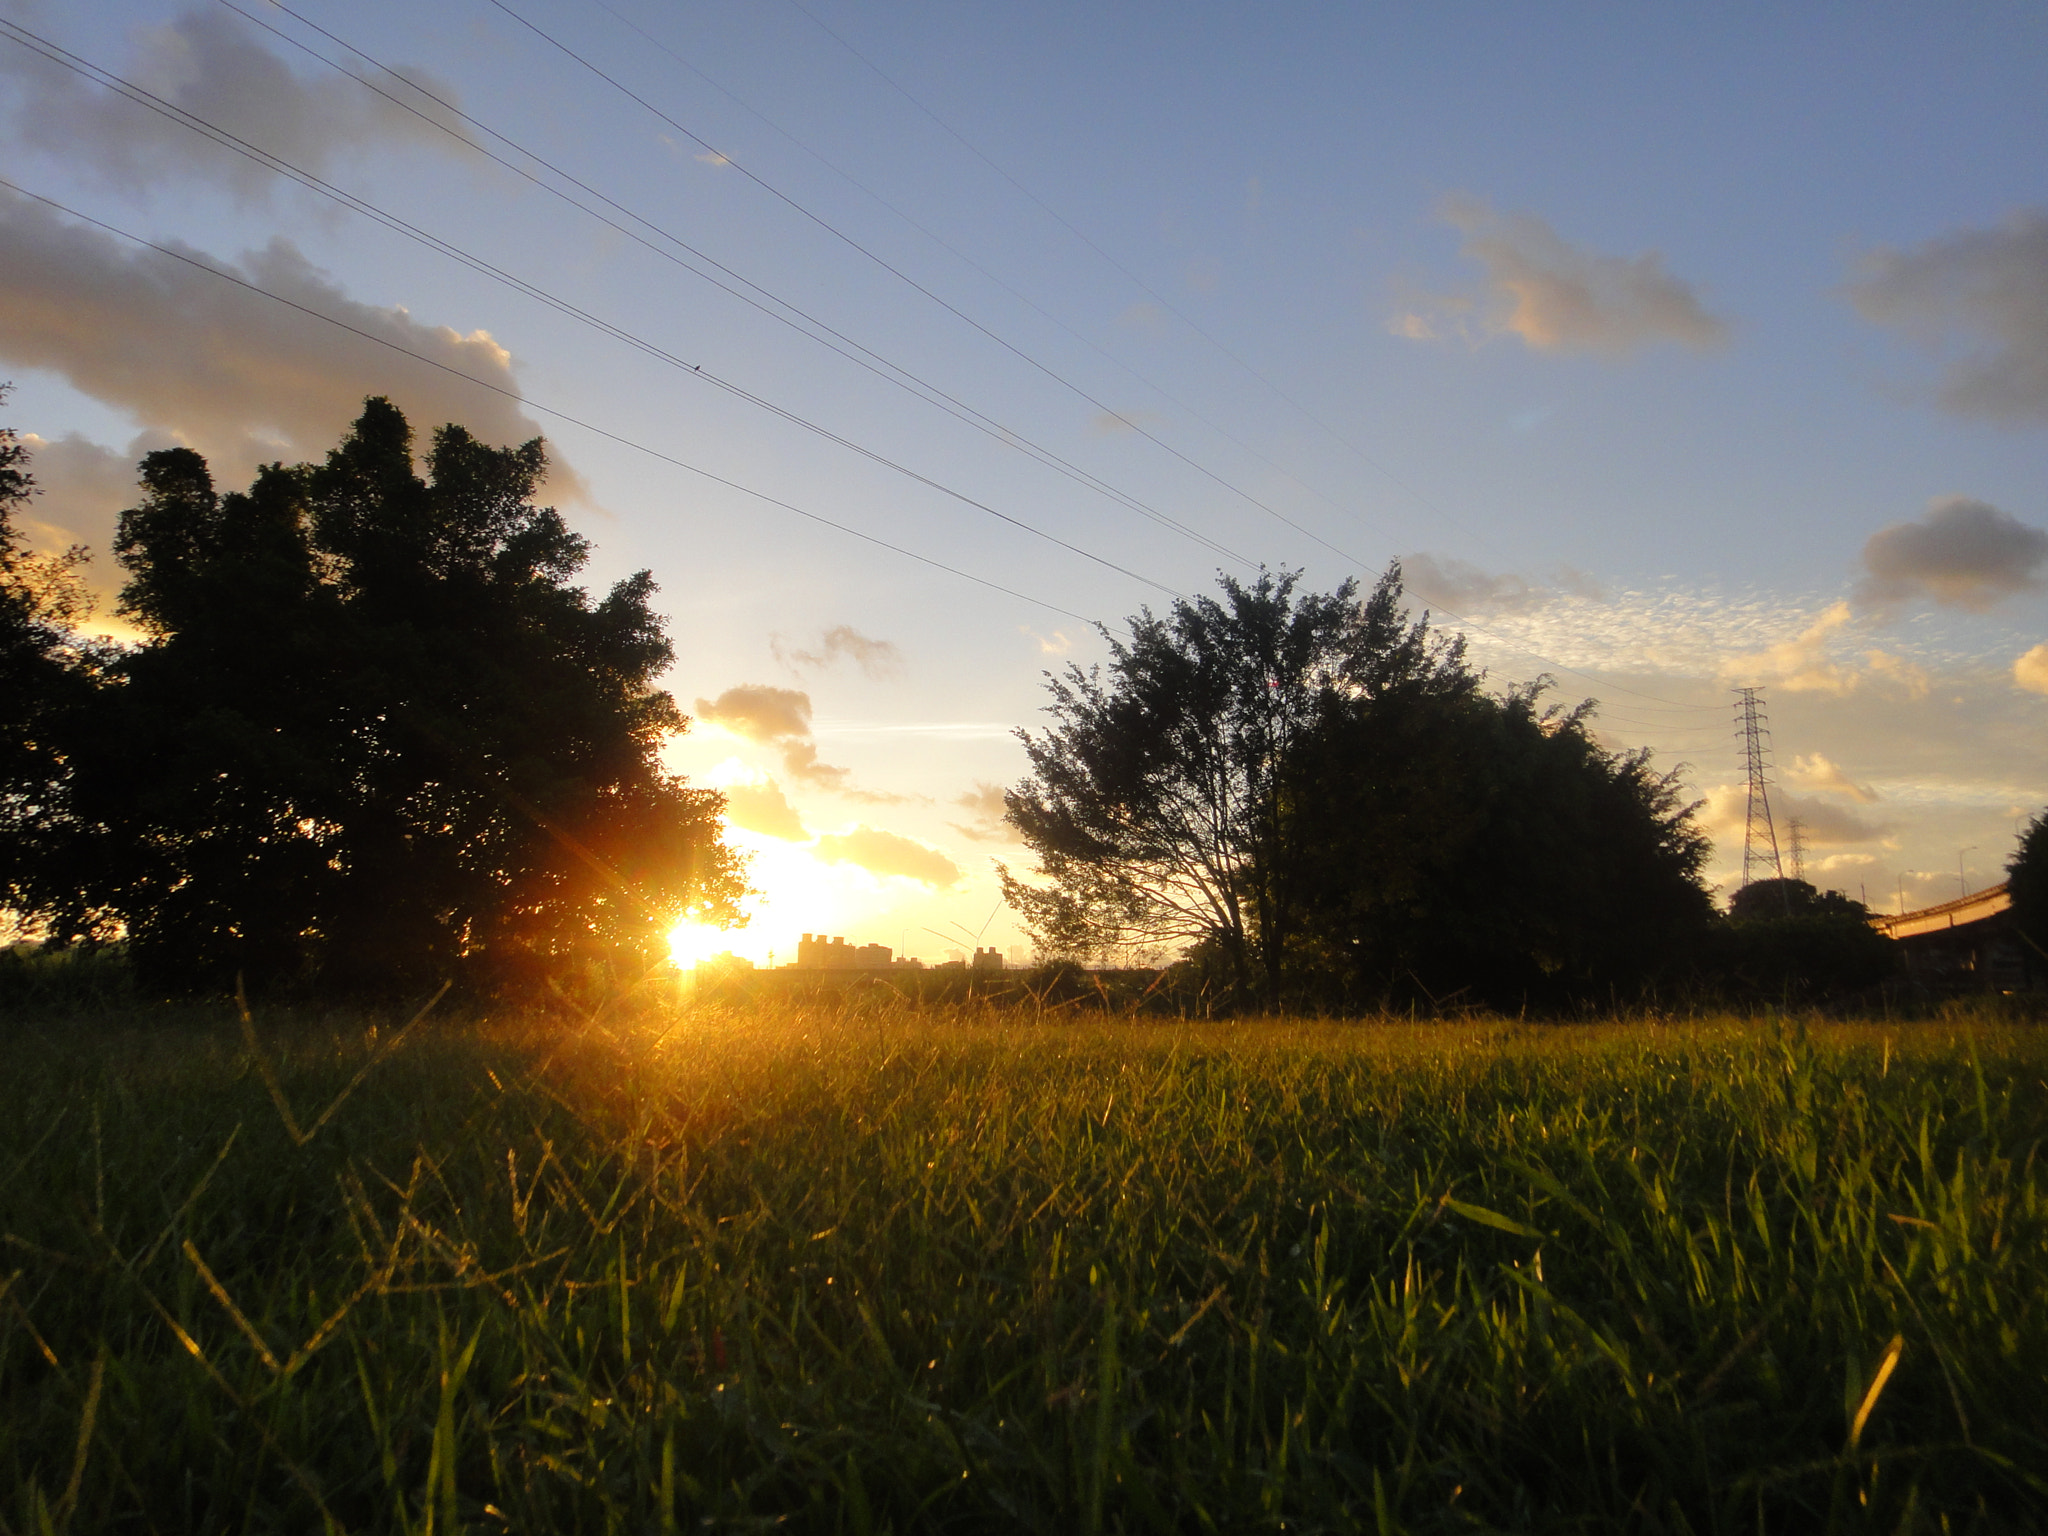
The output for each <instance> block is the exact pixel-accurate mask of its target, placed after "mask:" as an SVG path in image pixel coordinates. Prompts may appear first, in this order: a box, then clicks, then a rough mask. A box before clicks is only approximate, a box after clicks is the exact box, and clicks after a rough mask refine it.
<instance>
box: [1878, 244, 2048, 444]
mask: <svg viewBox="0 0 2048 1536" xmlns="http://www.w3.org/2000/svg"><path fill="white" fill-rule="evenodd" d="M1848 295H1849V300H1850V302H1851V303H1853V304H1854V305H1855V306H1856V308H1857V310H1858V312H1859V313H1861V314H1862V316H1863V317H1864V318H1865V319H1866V320H1870V321H1873V322H1875V323H1876V324H1879V325H1885V326H1890V327H1892V328H1894V329H1896V330H1898V331H1900V332H1902V333H1904V334H1905V335H1907V336H1909V337H1912V338H1913V339H1915V340H1917V341H1920V342H1923V343H1925V344H1927V345H1928V346H1930V347H1934V348H1938V349H1943V350H1952V349H1953V348H1954V346H1955V345H1956V344H1957V343H1958V342H1960V343H1962V344H1963V345H1964V346H1965V347H1967V348H1968V350H1967V351H1966V353H1965V355H1964V356H1962V357H1959V358H1955V359H1953V360H1952V361H1950V362H1949V363H1948V365H1947V366H1946V368H1945V369H1944V370H1943V372H1942V376H1941V382H1940V383H1939V384H1938V385H1937V386H1936V388H1935V392H1934V398H1935V401H1936V403H1937V404H1939V405H1940V406H1941V407H1942V408H1943V409H1944V410H1947V411H1951V412H1953V413H1955V414H1957V415H1960V416H1974V417H1978V418H1981V419H1983V420H1986V421H1992V422H1997V423H1999V424H2000V425H2003V426H2034V425H2040V424H2042V423H2044V422H2048V211H2044V210H2041V209H2037V208H2036V209H2020V210H2018V211H2017V212H2015V213H2013V214H2011V215H2010V216H2008V217H2007V218H2006V220H2005V222H2004V223H2002V224H1999V225H1997V226H1995V227H1993V228H1990V229H1962V230H1956V231H1954V232H1953V233H1950V234H1946V235H1940V236H1937V237H1936V238H1934V239H1932V240H1929V241H1927V242H1926V243H1925V244H1923V245H1918V246H1914V247H1912V248H1911V249H1908V250H1877V251H1873V252H1871V253H1870V254H1869V255H1867V256H1865V257H1864V258H1863V259H1862V261H1861V262H1860V263H1859V264H1858V268H1857V275H1856V277H1855V278H1854V280H1852V281H1851V282H1850V284H1849V287H1848Z"/></svg>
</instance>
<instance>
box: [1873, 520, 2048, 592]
mask: <svg viewBox="0 0 2048 1536" xmlns="http://www.w3.org/2000/svg"><path fill="white" fill-rule="evenodd" d="M1863 565H1864V569H1865V570H1867V571H1868V572H1869V573H1870V574H1869V575H1868V576H1867V577H1866V578H1865V579H1864V581H1863V584H1862V585H1861V586H1860V587H1859V588H1858V589H1857V596H1858V598H1859V599H1860V600H1861V601H1863V602H1866V603H1870V604H1873V605H1876V606H1880V607H1886V606H1890V605H1893V604H1896V603H1901V602H1904V601H1906V600H1907V599H1909V598H1912V597H1917V596H1920V595H1923V594H1924V595H1926V596H1928V597H1931V598H1932V599H1933V600H1934V601H1935V602H1937V603H1946V604H1949V605H1951V606H1954V607H1957V608H1967V609H1970V610H1972V611H1973V612H1978V613H1981V612H1983V611H1984V610H1985V609H1987V608H1990V607H1991V606H1992V605H1993V604H1995V603H1998V602H2000V601H2002V600H2003V599H2005V598H2008V597H2013V596H2016V595H2018V594H2020V593H2023V592H2037V591H2039V590H2040V589H2041V587H2042V586H2043V578H2044V576H2048V532H2043V531H2042V530H2041V529H2039V528H2030V527H2028V526H2027V525H2026V524H2025V523H2023V522H2021V521H2020V520H2019V519H2018V518H2016V517H2014V516H2013V515H2012V514H2011V513H2009V512H2001V511H2000V510H1999V509H1998V508H1997V507H1994V506H1992V505H1991V504H1990V503H1988V502H1982V501H1976V500H1973V499H1972V498H1970V497H1968V496H1943V497H1939V498H1937V499H1936V500H1934V501H1932V502H1929V503H1928V506H1927V515H1926V516H1925V517H1923V518H1921V519H1920V521H1918V522H1914V523H1893V524H1892V525H1891V526H1890V527H1889V528H1880V529H1879V530H1878V531H1877V532H1876V533H1873V534H1872V535H1871V536H1870V538H1869V540H1868V542H1866V543H1865V544H1864V546H1863Z"/></svg>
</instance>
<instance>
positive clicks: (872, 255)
mask: <svg viewBox="0 0 2048 1536" xmlns="http://www.w3.org/2000/svg"><path fill="white" fill-rule="evenodd" d="M489 3H490V4H491V5H493V6H495V7H496V8H497V9H499V10H501V11H503V12H504V13H505V14H506V15H507V16H509V17H511V18H512V19H513V20H514V21H516V22H518V23H519V25H521V26H522V27H524V28H526V29H527V31H529V32H531V33H532V34H533V35H534V36H535V37H537V38H539V39H540V40H541V41H542V42H544V43H546V44H547V45H548V46H549V47H551V48H553V49H556V50H557V51H558V52H560V53H561V54H562V55H563V56H564V57H566V58H569V59H572V60H574V61H575V62H576V63H577V64H579V65H581V66H582V67H583V68H584V69H587V70H589V71H590V73H591V74H593V75H595V76H597V78H598V79H600V80H602V81H604V83H605V84H607V85H609V86H610V87H611V88H612V89H613V90H615V91H617V92H618V93H619V94H620V95H622V96H624V97H625V98H626V99H627V100H629V101H632V102H634V103H635V104H636V105H638V106H640V107H642V108H643V109H645V110H646V111H648V112H650V113H652V114H653V115H654V116H655V117H658V118H660V119H661V121H663V122H664V123H666V124H668V125H669V127H671V128H673V129H675V131H676V132H677V133H680V134H682V135H683V136H684V137H685V138H687V139H689V141H690V142H691V143H693V144H696V145H698V146H699V147H701V148H702V149H703V150H704V151H705V152H706V153H708V154H712V155H716V156H717V157H718V160H719V163H720V164H722V165H727V166H730V167H731V168H732V169H733V170H734V171H736V172H738V173H739V174H740V175H741V176H744V177H745V178H746V179H747V180H748V181H751V182H752V183H753V184H754V185H755V186H757V187H759V188H761V190H762V191H764V192H766V193H767V194H768V195H769V196H770V197H773V198H774V199H776V200H777V201H778V202H780V203H783V204H784V205H786V206H787V207H789V208H790V209H792V210H794V211H795V212H797V213H799V214H801V215H803V217H804V218H806V219H808V220H810V221H811V222H812V223H813V224H815V225H817V226H818V227H819V228H820V229H822V230H824V231H825V232H826V233H827V234H829V235H831V236H832V237H833V238H834V239H836V240H839V241H841V242H842V243H843V244H845V245H846V246H847V247H849V248H850V249H852V250H854V251H857V252H858V253H859V254H860V255H862V256H864V257H865V258H867V260H869V261H871V262H873V263H874V264H875V265H876V266H878V267H880V268H881V269H882V270H883V271H884V272H887V273H888V274H889V275H890V276H892V277H894V278H896V279H897V280H898V281H899V282H901V283H904V284H906V285H907V286H909V287H910V288H912V289H914V290H915V291H916V292H918V293H921V294H923V295H924V296H925V297H926V298H927V299H929V300H931V302H932V303H934V304H936V305H938V306H939V307H940V308H941V309H943V310H945V311H946V312H947V313H948V314H950V315H952V316H954V317H955V318H956V319H958V320H959V321H960V322H961V323H962V324H964V325H967V326H971V327H972V328H973V329H974V330H976V331H978V332H979V333H980V334H981V335H983V336H986V337H987V338H988V339H989V340H990V341H992V342H994V343H995V344H996V345H997V346H999V347H1001V348H1002V349H1003V350H1004V351H1005V352H1008V353H1010V354H1011V355H1012V356H1013V357H1016V358H1017V359H1019V360H1020V361H1022V362H1024V363H1027V364H1029V365H1030V366H1031V367H1033V368H1035V369H1037V370H1038V371H1039V372H1040V373H1042V374H1044V375H1045V376H1046V377H1047V378H1049V379H1051V380H1052V381H1053V382H1054V383H1056V384H1059V385H1060V386H1061V387H1062V388H1065V389H1068V390H1071V391H1072V392H1073V393H1074V394H1075V395H1077V396H1079V397H1080V398H1081V399H1083V400H1085V401H1087V402H1088V403H1089V404H1090V405H1092V406H1094V407H1095V408H1096V409H1097V410H1099V411H1105V412H1107V413H1108V414H1109V415H1111V416H1114V417H1116V418H1117V420H1119V421H1121V422H1123V424H1124V425H1125V426H1127V427H1129V428H1130V429H1131V430H1132V431H1133V432H1135V433H1137V434H1138V435H1139V436H1140V437H1142V438H1144V439H1145V440H1146V441H1148V442H1150V443H1153V444H1155V445H1156V446H1158V447H1159V448H1161V449H1162V450H1164V451H1165V452H1167V453H1169V454H1171V455H1173V457H1174V458H1176V459H1178V460H1180V462H1181V463H1183V464H1185V465H1187V467H1188V468H1190V469H1192V470H1193V471H1195V473H1196V474H1198V475H1201V476H1203V477H1205V478H1206V479H1209V480H1213V481H1215V482H1216V484H1218V485H1220V486H1221V487H1223V489H1225V490H1226V491H1229V492H1230V493H1231V494H1232V495H1234V496H1238V497H1241V498H1242V499H1243V500H1245V501H1247V502H1249V503H1250V504H1251V505H1252V506H1255V507H1257V508H1258V509H1259V510H1260V511H1261V512H1264V513H1265V514H1266V515H1267V516H1268V517H1271V518H1273V519H1274V520H1275V521H1276V522H1280V523H1283V524H1285V525H1286V526H1287V527H1289V528H1292V529H1293V530H1294V531H1295V532H1296V533H1298V534H1300V535H1301V536H1302V537H1303V538H1305V539H1309V540H1311V541H1313V542H1315V543H1317V544H1320V545H1322V546H1323V548H1325V549H1327V550H1329V551H1330V553H1332V554H1334V555H1338V556H1340V557H1342V558H1343V559H1344V560H1346V561H1349V562H1350V563H1352V564H1354V565H1359V564H1362V563H1363V562H1361V561H1360V560H1359V559H1358V557H1357V556H1355V555H1352V554H1350V553H1348V552H1346V551H1345V550H1343V549H1340V548H1338V546H1336V545H1335V544H1332V543H1331V542H1330V541H1329V540H1328V539H1326V538H1324V537H1323V536H1322V535H1321V534H1319V533H1316V532H1314V531H1313V530H1311V529H1308V528H1304V527H1303V526H1302V525H1301V524H1300V523H1297V522H1296V521H1295V520H1294V519H1293V518H1291V517H1289V516H1287V515H1286V514H1285V513H1283V512H1281V511H1280V510H1279V509H1278V508H1276V507H1273V506H1270V505H1269V504H1267V503H1266V502H1264V501H1261V500H1260V499H1259V498H1258V497H1256V496H1254V495H1253V494H1252V493H1251V492H1250V491H1247V490H1245V489H1244V488H1243V487H1242V486H1239V485H1236V484H1234V483H1232V482H1231V481H1230V480H1227V479H1225V478H1224V477H1223V476H1222V475H1219V474H1217V473H1216V471H1215V470H1213V469H1210V468H1209V467H1208V466H1207V465H1206V464H1203V463H1200V462H1199V461H1197V460H1195V459H1192V458H1190V457H1189V456H1188V455H1187V454H1185V453H1183V452H1181V451H1180V449H1178V448H1176V447H1174V446H1173V444H1171V443H1169V442H1167V441H1166V440H1165V439H1164V438H1162V437H1160V436H1158V435H1157V434H1156V433H1154V432H1152V431H1150V430H1149V429H1147V428H1146V427H1145V426H1144V425H1143V424H1142V423H1140V422H1135V421H1132V420H1131V419H1130V418H1129V417H1128V416H1125V415H1123V414H1121V413H1120V412H1119V411H1117V409H1116V408H1115V407H1114V406H1112V405H1109V404H1108V403H1106V402H1105V401H1102V400H1098V399H1097V398H1096V397H1095V396H1094V395H1092V394H1090V393H1089V392H1088V391H1087V390H1086V389H1084V388H1082V387H1081V386H1080V385H1079V384H1076V383H1075V382H1074V381H1073V380H1071V379H1069V378H1067V377H1066V376H1065V375H1064V374H1061V373H1059V372H1058V371H1056V370H1055V369H1053V368H1051V367H1049V366H1047V365H1046V364H1044V363H1042V362H1040V361H1039V360H1038V359H1037V358H1035V357H1033V356H1032V355H1031V354H1030V353H1029V352H1026V351H1025V350H1024V349H1023V348H1021V347H1019V346H1016V345H1015V344H1014V343H1012V342H1010V341H1008V340H1006V339H1004V338H1003V337H1002V336H1000V335H998V334H997V333H996V332H994V331H992V330H990V329H989V328H988V327H987V326H985V325H983V324H982V323H981V322H980V321H979V320H977V319H975V318H974V317H973V316H972V315H970V314H968V313H967V312H966V311H965V310H963V309H961V308H959V307H958V306H957V305H955V304H953V303H952V302H951V301H950V300H948V299H946V298H944V297H942V296H941V295H939V294H937V293H935V292H933V291H932V290H931V289H930V288H928V287H926V286H925V285H924V284H923V283H920V282H919V281H918V280H917V279H916V278H914V277H912V276H911V275H910V274H909V273H907V272H905V271H903V269H902V268H900V267H897V266H895V265H894V264H893V263H891V262H890V261H889V260H888V259H887V258H885V257H883V256H881V255H878V254H877V253H876V252H874V251H872V250H870V249H869V248H868V247H867V246H865V245H863V244H861V243H860V241H858V240H856V239H854V238H853V236H851V235H849V234H847V233H846V232H845V231H844V230H842V229H840V228H839V227H838V226H837V225H835V224H833V223H832V222H831V221H830V220H828V219H825V218H823V217H822V216H820V215H818V214H816V213H813V212H812V211H811V210H810V209H808V208H806V207H805V206H804V205H803V204H802V203H799V202H798V201H797V200H796V199H795V198H793V197H791V196H790V195H789V194H788V193H786V192H784V191H782V190H781V189H780V188H778V187H776V186H775V185H774V184H773V183H771V182H768V181H765V180H763V179H762V178H761V177H759V176H757V175H755V174H754V173H753V172H752V171H750V170H748V169H747V168H746V167H745V166H744V165H741V164H740V163H739V162H738V161H737V160H735V159H733V158H732V156H730V155H728V154H726V153H725V151H723V150H721V149H719V148H718V147H717V146H716V145H715V144H713V143H711V142H710V140H708V139H705V138H703V137H701V136H700V135H699V134H697V133H696V132H695V131H694V130H692V129H690V128H688V127H686V126H684V125H683V124H682V123H679V122H677V121H676V120H675V119H674V118H672V117H670V116H669V115H668V114H667V113H666V112H664V111H662V110H661V108H659V107H657V106H656V105H654V103H653V102H651V101H649V100H648V99H647V98H646V97H644V96H642V95H640V94H639V93H638V92H636V91H634V90H633V89H632V88H631V87H629V86H627V85H626V84H625V83H624V82H622V81H620V80H618V79H617V78H615V77H614V76H612V75H609V74H607V73H606V72H605V71H604V70H602V69H600V68H599V67H598V66H597V65H596V64H593V63H592V62H591V61H590V60H589V59H586V58H585V57H583V55H582V54H580V53H578V52H576V50H575V49H573V48H571V47H570V46H569V45H568V44H567V43H564V42H562V41H561V40H560V39H558V38H556V37H554V36H553V35H551V34H550V33H548V32H546V31H544V30H543V29H542V28H541V27H539V26H538V25H536V24H535V23H533V22H531V21H529V20H527V18H526V17H524V16H522V15H520V14H519V12H517V11H515V10H513V9H512V7H511V6H510V5H508V4H506V3H505V0H489Z"/></svg>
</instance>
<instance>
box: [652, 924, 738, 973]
mask: <svg viewBox="0 0 2048 1536" xmlns="http://www.w3.org/2000/svg"><path fill="white" fill-rule="evenodd" d="M732 944H733V934H732V930H730V929H728V928H712V927H708V926H707V925H705V924H703V923H693V922H687V921H686V922H680V923H677V924H676V925H675V927H673V928H671V929H670V930H669V933H668V958H669V963H670V964H671V965H673V966H675V967H676V969H678V970H683V971H687V970H689V969H690V968H691V967H692V966H694V965H697V964H699V963H700V962H702V961H705V960H709V959H710V958H711V957H712V956H713V955H720V954H723V953H725V951H727V950H728V949H731V948H732Z"/></svg>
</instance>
